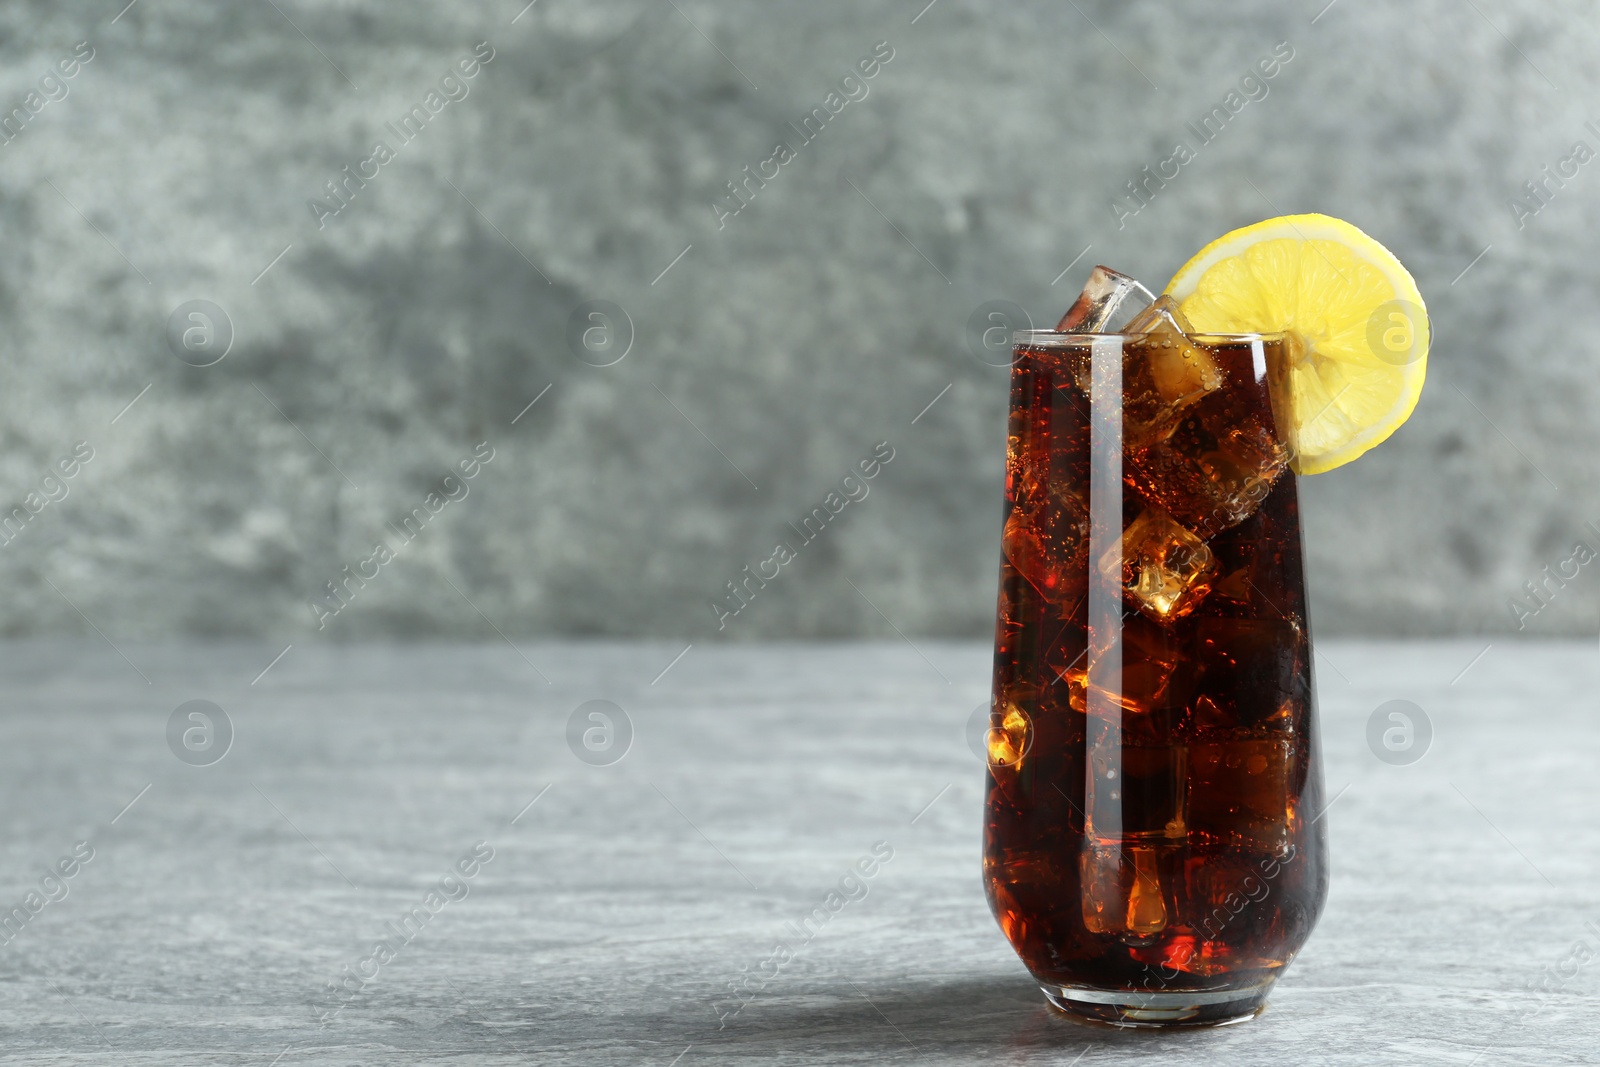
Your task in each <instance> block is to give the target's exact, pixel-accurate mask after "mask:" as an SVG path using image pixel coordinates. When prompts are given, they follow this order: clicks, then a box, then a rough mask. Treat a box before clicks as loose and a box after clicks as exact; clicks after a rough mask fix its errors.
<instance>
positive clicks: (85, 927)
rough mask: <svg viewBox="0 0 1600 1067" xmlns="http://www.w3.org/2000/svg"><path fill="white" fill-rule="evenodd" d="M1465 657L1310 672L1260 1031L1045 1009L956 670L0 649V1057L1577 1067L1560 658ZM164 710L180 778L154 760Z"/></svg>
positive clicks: (632, 658) (167, 754) (1588, 1038)
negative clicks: (1298, 939)
mask: <svg viewBox="0 0 1600 1067" xmlns="http://www.w3.org/2000/svg"><path fill="white" fill-rule="evenodd" d="M1483 645H1484V643H1483V642H1482V641H1478V642H1433V643H1390V644H1382V645H1376V644H1351V643H1341V642H1334V641H1328V642H1323V643H1321V644H1320V645H1319V650H1318V657H1317V668H1318V692H1319V696H1320V701H1321V712H1322V720H1323V742H1324V753H1325V763H1326V769H1327V776H1328V785H1329V795H1330V796H1335V795H1336V796H1337V800H1336V801H1335V802H1334V804H1333V805H1332V807H1331V809H1330V810H1329V813H1328V815H1327V819H1328V822H1329V824H1330V835H1331V852H1332V858H1333V881H1332V890H1331V894H1330V896H1329V899H1328V906H1327V910H1326V911H1325V913H1324V915H1323V917H1322V920H1321V923H1320V925H1319V927H1318V928H1317V930H1316V933H1315V934H1314V935H1313V937H1312V939H1311V941H1310V942H1309V944H1308V945H1307V946H1306V948H1305V950H1304V951H1303V953H1302V954H1301V956H1300V958H1299V959H1298V960H1297V961H1296V962H1295V964H1294V965H1293V967H1292V968H1291V969H1290V970H1289V971H1288V973H1287V974H1286V976H1285V977H1284V978H1283V979H1282V981H1280V983H1279V984H1278V987H1277V990H1276V992H1275V993H1274V995H1273V997H1272V1002H1271V1007H1270V1008H1269V1010H1268V1011H1267V1012H1266V1014H1264V1015H1263V1016H1261V1017H1260V1018H1258V1019H1256V1020H1254V1021H1252V1022H1249V1023H1247V1024H1244V1025H1241V1026H1235V1027H1230V1028H1226V1029H1220V1030H1207V1031H1195V1032H1179V1033H1154V1034H1152V1033H1126V1032H1106V1031H1100V1030H1092V1029H1088V1028H1084V1027H1082V1026H1079V1025H1076V1024H1074V1023H1072V1022H1070V1021H1068V1020H1066V1019H1064V1018H1062V1017H1060V1016H1058V1015H1055V1014H1053V1013H1052V1012H1051V1011H1049V1010H1048V1009H1046V1008H1045V1006H1044V1003H1043V1001H1042V999H1041V997H1040V995H1039V993H1038V990H1037V989H1036V988H1035V987H1034V985H1033V984H1032V983H1031V982H1030V980H1029V978H1028V975H1027V974H1026V972H1025V971H1024V970H1023V969H1022V967H1021V965H1020V964H1019V962H1018V961H1017V959H1016V957H1015V956H1014V955H1013V954H1012V952H1011V950H1010V948H1009V947H1008V946H1007V944H1006V943H1005V941H1004V940H1003V939H1002V938H1001V935H1000V933H999V930H998V928H997V927H996V925H995V923H994V921H993V919H992V918H991V917H990V915H989V911H988V908H987V905H986V904H985V901H984V897H983V893H982V890H981V888H980V884H979V879H978V859H979V856H978V851H979V814H980V812H979V808H980V787H981V784H982V777H983V775H982V765H981V763H980V762H979V760H978V758H977V757H976V756H975V755H974V753H973V751H972V750H971V747H970V744H969V733H968V722H969V718H970V716H971V714H972V712H973V710H974V708H976V707H978V706H979V705H980V704H983V703H985V702H986V693H987V675H988V652H987V649H985V648H982V647H980V646H978V645H975V644H955V643H938V642H934V641H923V640H918V641H917V642H916V644H915V645H914V646H912V645H910V644H909V643H900V644H840V645H794V646H760V647H729V646H719V647H702V646H694V647H691V648H690V649H689V650H688V651H687V653H686V654H684V655H682V656H681V658H678V659H676V660H675V659H674V657H675V656H678V655H679V653H680V652H682V651H683V648H682V645H681V644H680V645H665V644H627V645H622V644H609V645H571V644H537V643H524V644H522V645H520V646H519V647H517V648H511V647H507V645H504V644H502V645H499V646H460V647H451V646H438V645H424V646H381V647H360V646H351V647H327V646H324V647H318V648H311V647H304V648H303V647H300V646H293V647H291V648H290V649H289V651H288V653H287V654H286V655H284V656H283V657H282V658H281V659H279V660H278V661H276V662H275V663H274V664H273V665H272V666H271V669H270V670H267V671H266V672H265V673H264V674H262V673H261V672H262V669H263V668H264V667H266V666H267V665H268V663H269V661H271V660H272V659H273V657H274V656H276V655H277V654H278V653H279V651H280V649H278V648H265V647H259V646H234V645H219V646H191V647H186V648H170V647H167V648H155V647H150V648H140V647H133V646H128V645H125V644H119V646H118V648H117V649H116V650H113V649H112V648H110V647H108V646H107V645H106V644H104V643H100V644H98V645H95V644H31V643H30V644H9V645H5V646H3V652H4V655H3V657H0V683H3V688H0V693H3V701H0V762H3V768H4V773H3V775H0V788H3V790H4V796H5V810H6V812H7V814H8V818H7V827H6V829H7V832H6V834H5V835H4V841H3V849H4V852H3V856H0V914H5V913H9V912H10V911H11V909H13V908H17V907H20V908H22V909H23V912H22V914H24V915H25V916H28V918H27V921H26V922H25V923H23V924H20V928H19V929H18V930H17V931H16V932H15V933H14V935H12V934H9V933H0V938H3V937H7V936H9V937H10V940H9V943H7V944H5V945H4V946H0V1005H3V1011H0V1057H4V1058H5V1059H6V1061H7V1062H19V1063H52V1064H54V1063H61V1064H66V1063H71V1064H83V1063H101V1062H104V1063H116V1064H143V1063H171V1062H180V1061H181V1062H184V1063H189V1064H241V1063H261V1064H269V1063H275V1064H279V1065H282V1067H290V1065H295V1064H313V1063H315V1064H370V1063H379V1062H382V1063H409V1062H417V1063H421V1062H427V1063H440V1062H451V1063H460V1064H491V1063H493V1064H498V1063H507V1064H509V1063H519V1064H520V1063H528V1062H534V1063H543V1064H567V1063H572V1064H638V1065H659V1067H667V1065H670V1064H681V1065H682V1067H694V1065H696V1064H705V1063H715V1062H732V1061H740V1062H760V1063H784V1064H788V1063H793V1064H831V1063H885V1062H896V1063H908V1064H909V1063H915V1064H942V1063H967V1062H979V1061H980V1060H981V1061H994V1060H998V1061H1002V1062H1008V1063H1062V1064H1067V1063H1075V1062H1086V1063H1135V1062H1152V1063H1160V1064H1162V1065H1168V1064H1175V1063H1196V1064H1200V1063H1207V1064H1209V1063H1214V1062H1215V1063H1227V1064H1230V1065H1235V1064H1239V1065H1250V1064H1257V1063H1260V1064H1274V1065H1280V1064H1283V1063H1286V1062H1292V1063H1296V1064H1360V1065H1363V1067H1370V1065H1371V1064H1374V1063H1391V1062H1392V1063H1397V1064H1408V1065H1410V1064H1426V1063H1441V1064H1450V1063H1454V1064H1460V1065H1467V1064H1481V1065H1482V1067H1488V1065H1489V1064H1500V1063H1530V1064H1533V1063H1536V1064H1567V1063H1574V1064H1575V1063H1587V1062H1593V1057H1594V1049H1595V1045H1596V1038H1597V1037H1600V1026H1597V1025H1596V1022H1595V1012H1594V1010H1593V1008H1594V1002H1593V997H1594V995H1595V992H1596V990H1597V988H1600V963H1595V962H1593V961H1592V959H1591V957H1593V956H1595V955H1597V954H1600V889H1597V877H1596V876H1597V875H1600V862H1597V859H1600V842H1597V840H1596V836H1595V832H1594V829H1593V814H1592V813H1593V811H1594V806H1595V787H1594V782H1595V779H1596V772H1595V757H1596V754H1597V751H1600V726H1597V719H1596V709H1595V706H1594V705H1595V701H1594V696H1593V693H1594V692H1595V688H1596V686H1595V683H1596V681H1597V675H1600V656H1597V651H1596V649H1595V647H1594V646H1593V643H1592V642H1591V643H1584V644H1581V645H1580V644H1521V645H1519V644H1515V643H1512V642H1509V641H1507V642H1496V643H1495V644H1494V645H1493V646H1492V647H1490V648H1489V649H1488V651H1487V652H1484V651H1483ZM1480 653H1482V654H1481V655H1480ZM669 664H670V668H669ZM664 668H669V669H666V670H665V672H664V673H663V669H664ZM1463 672H1464V673H1463ZM546 679H548V681H547V680H546ZM196 699H199V700H209V701H212V702H214V703H215V704H216V705H217V706H218V707H220V708H221V709H222V710H223V712H224V713H225V715H226V717H227V720H228V722H229V723H230V724H231V729H232V733H233V738H232V742H231V746H230V747H229V748H228V750H227V753H226V755H225V756H224V757H223V758H222V759H220V760H219V761H217V762H214V763H211V764H210V765H208V766H191V765H189V764H186V763H184V762H182V761H180V760H179V758H177V756H176V755H175V754H174V752H175V750H174V749H173V748H172V747H170V746H169V742H168V733H167V731H168V723H169V719H170V718H171V717H172V716H173V713H174V710H175V709H176V708H178V707H179V705H181V704H183V703H185V702H187V701H190V700H196ZM1391 699H1405V700H1410V701H1413V702H1415V703H1416V704H1417V705H1418V706H1419V707H1421V708H1422V709H1423V711H1424V712H1425V713H1426V715H1427V717H1428V719H1429V721H1430V722H1431V724H1432V739H1431V742H1430V743H1429V745H1428V748H1427V751H1426V754H1425V755H1424V756H1423V757H1422V758H1421V759H1420V760H1419V761H1417V762H1415V763H1412V764H1409V765H1404V766H1392V765H1389V764H1386V763H1383V762H1380V761H1379V760H1378V759H1377V758H1376V757H1375V756H1374V755H1373V753H1372V752H1371V750H1369V748H1368V743H1367V740H1366V738H1367V723H1368V719H1369V716H1371V715H1372V714H1373V712H1374V710H1375V709H1376V708H1377V707H1378V706H1379V705H1380V704H1383V703H1384V702H1385V701H1388V700H1391ZM589 700H609V701H612V702H614V703H615V704H616V705H617V706H618V707H620V708H622V709H623V710H624V712H625V714H626V717H627V720H628V722H629V723H631V727H632V732H633V738H632V741H631V744H630V745H629V746H628V749H627V751H626V754H625V755H624V756H623V757H622V758H621V759H620V760H617V761H616V762H614V763H611V764H610V765H605V766H591V765H589V764H587V763H585V762H583V761H581V760H580V759H579V758H578V757H577V756H576V755H575V754H574V750H573V748H572V747H570V746H569V743H568V740H567V738H568V724H569V720H570V719H571V718H572V716H573V713H574V710H575V709H577V708H578V707H579V705H581V704H583V703H584V702H586V701H589ZM584 714H585V715H586V714H587V711H585V712H584ZM580 725H586V724H580ZM621 734H622V731H621V730H620V729H619V730H618V731H617V733H616V734H615V742H614V745H613V748H612V749H611V750H610V752H609V753H607V754H605V755H607V756H610V755H615V754H616V753H617V751H619V749H620V739H621ZM214 736H216V737H218V738H220V736H221V730H220V729H219V731H218V733H217V734H215V735H214ZM603 740H604V739H603V737H600V736H598V735H596V736H591V741H592V742H600V741H603ZM203 741H204V735H203V734H196V735H191V743H193V744H200V743H201V742H203ZM217 750H218V749H217V747H215V746H214V747H213V748H212V749H211V750H210V753H209V755H215V753H216V752H217ZM578 750H579V751H586V750H585V749H583V746H582V744H581V743H580V744H579V745H578ZM176 751H185V752H186V751H187V750H185V749H183V747H182V744H181V742H180V743H178V747H177V749H176ZM189 758H190V759H205V758H209V756H208V755H207V754H206V753H201V754H200V755H194V754H190V755H189ZM591 758H594V757H591ZM530 805H531V806H530ZM79 842H85V843H86V844H82V845H80V844H79ZM879 842H883V843H886V844H881V845H878V848H879V850H880V852H883V851H886V850H888V849H892V851H893V855H892V858H891V859H889V860H888V861H887V862H885V863H883V864H882V865H881V866H879V867H878V868H877V869H876V870H875V872H874V874H873V876H872V877H871V878H870V879H866V880H864V883H863V884H864V886H865V896H862V895H861V890H860V889H856V888H854V887H853V886H852V885H851V884H850V883H846V885H847V887H850V888H852V892H851V896H852V897H854V898H856V899H850V900H848V901H847V902H846V903H845V904H844V906H842V907H840V908H839V910H838V911H837V912H829V919H828V921H827V922H826V923H825V924H823V925H822V926H821V929H820V930H819V931H818V932H816V933H815V935H814V936H813V937H811V938H810V939H809V940H806V941H804V942H803V943H800V944H799V947H798V948H797V949H796V950H795V953H794V957H793V958H792V959H790V960H788V961H787V962H786V963H785V964H784V965H783V966H781V967H780V968H778V969H777V973H776V975H775V976H772V977H769V978H768V979H767V980H766V981H765V984H764V985H763V986H762V987H761V988H760V990H759V992H756V993H754V995H753V996H752V997H751V998H750V999H749V1000H748V1002H747V1003H745V1004H744V1006H743V1007H742V1009H741V1010H739V1011H738V1012H737V1014H729V1015H728V1016H727V1017H726V1018H723V1019H721V1020H720V1021H719V1014H721V1013H723V1012H728V1011H730V1010H731V1007H732V1004H733V1001H732V999H731V997H732V994H731V993H730V988H731V985H732V984H733V983H737V982H739V981H740V980H741V978H742V976H744V975H745V974H746V973H750V974H761V973H763V971H765V973H767V974H769V975H770V974H771V972H772V969H773V965H771V964H767V965H766V966H765V967H764V966H763V965H764V961H767V960H768V959H769V957H770V955H771V953H772V949H773V945H774V944H775V942H777V941H778V940H779V939H781V938H784V937H785V936H786V934H787V932H788V931H790V930H791V929H792V927H793V924H797V923H798V922H800V921H801V920H802V919H804V918H805V917H806V916H807V915H808V914H810V913H811V910H812V908H813V907H815V906H816V905H818V904H819V903H823V902H824V901H825V898H826V896H827V894H828V892H829V891H830V889H833V888H835V887H836V886H837V885H838V884H839V883H840V880H841V878H843V877H844V876H845V874H846V871H847V869H848V868H849V867H850V866H851V865H852V864H854V863H855V862H856V860H857V859H858V858H860V857H862V856H864V855H868V854H870V853H871V851H872V849H873V847H874V845H877V844H878V843H879ZM480 843H482V844H480ZM74 849H77V851H78V853H79V855H80V856H81V855H86V854H88V853H89V851H90V850H92V858H90V859H89V860H88V861H87V862H83V863H80V864H78V865H77V866H76V867H75V868H73V872H74V873H73V875H72V877H70V878H66V879H58V880H51V879H50V878H49V877H48V871H49V870H50V869H51V868H52V867H53V866H54V865H55V864H57V862H58V861H59V860H61V859H63V858H70V857H71V856H72V854H73V851H74ZM474 849H476V853H477V855H478V856H480V857H484V856H492V858H488V859H486V860H480V861H479V862H478V863H477V864H476V865H474V863H472V862H470V861H469V862H468V863H467V864H466V867H467V869H468V870H470V871H471V872H472V874H471V877H463V876H461V875H460V874H459V873H458V874H457V876H456V877H455V878H454V879H452V878H449V877H447V874H448V872H449V871H450V870H451V869H452V865H453V864H455V863H456V862H457V861H458V859H460V858H461V857H462V856H463V855H469V854H471V853H472V852H473V850H474ZM67 866H68V867H69V868H71V867H72V864H71V863H70V862H69V863H68V864H67ZM46 889H48V890H49V891H50V896H54V897H58V898H59V899H48V897H46V895H45V890H46ZM63 890H65V893H66V895H65V896H61V892H62V891H63ZM30 893H37V894H39V895H37V896H34V897H31V898H30V897H29V894H30ZM430 893H433V894H437V895H435V896H433V897H431V898H430V896H429V894H430ZM30 901H31V903H32V904H33V906H34V907H36V908H37V912H36V913H33V912H31V911H30V910H29V904H30ZM41 905H42V906H41ZM408 915H410V916H412V918H411V919H410V920H409V921H408V920H406V916H408ZM13 921H14V922H15V920H13ZM407 922H408V923H409V924H408V925H407V926H406V929H407V930H408V931H409V934H410V936H402V935H400V934H397V933H396V932H395V930H396V927H398V926H400V925H402V924H404V923H407ZM385 938H387V944H388V946H389V947H388V949H387V950H386V952H385V953H380V954H375V950H374V946H375V943H377V942H379V941H380V940H381V939H385ZM788 940H790V941H791V942H796V941H798V940H799V939H797V938H795V937H794V936H793V935H789V936H788ZM358 973H359V974H360V975H362V976H363V977H364V978H365V981H362V980H360V979H358V978H357V977H356V975H357V974H358ZM341 980H343V981H344V982H345V986H344V987H343V988H342V989H341V988H340V987H339V986H337V985H336V983H338V982H340V981H341ZM274 1057H278V1058H277V1059H274Z"/></svg>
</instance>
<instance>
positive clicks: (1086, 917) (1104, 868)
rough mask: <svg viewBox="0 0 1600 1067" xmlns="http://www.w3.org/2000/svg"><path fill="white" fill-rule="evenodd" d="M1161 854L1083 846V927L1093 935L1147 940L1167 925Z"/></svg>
mask: <svg viewBox="0 0 1600 1067" xmlns="http://www.w3.org/2000/svg"><path fill="white" fill-rule="evenodd" d="M1164 851H1165V850H1157V849H1154V848H1149V847H1142V848H1141V847H1133V848H1122V847H1120V846H1117V845H1110V846H1103V845H1092V844H1087V845H1085V846H1084V850H1083V853H1082V855H1081V856H1080V857H1079V875H1080V878H1081V880H1082V885H1083V925H1084V927H1085V928H1086V929H1088V930H1089V931H1090V932H1091V933H1096V934H1133V935H1135V936H1138V937H1149V936H1150V935H1152V934H1158V933H1160V932H1161V931H1162V930H1163V929H1165V928H1166V925H1167V904H1166V894H1165V892H1164V891H1163V889H1162V878H1161V860H1162V859H1163V858H1164V856H1163V853H1164Z"/></svg>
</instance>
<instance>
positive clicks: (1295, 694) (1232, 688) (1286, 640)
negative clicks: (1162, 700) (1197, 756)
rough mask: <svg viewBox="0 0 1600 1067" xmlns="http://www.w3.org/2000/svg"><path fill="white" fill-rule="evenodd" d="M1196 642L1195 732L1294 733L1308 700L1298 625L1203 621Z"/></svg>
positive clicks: (1281, 621) (1291, 622) (1276, 621)
mask: <svg viewBox="0 0 1600 1067" xmlns="http://www.w3.org/2000/svg"><path fill="white" fill-rule="evenodd" d="M1196 636H1197V642H1196V656H1195V658H1196V661H1197V673H1196V679H1195V691H1196V693H1198V694H1199V696H1197V697H1196V699H1195V727H1196V729H1197V731H1199V732H1201V733H1207V732H1213V731H1216V730H1229V731H1234V732H1237V731H1241V730H1264V731H1271V732H1278V733H1287V732H1292V731H1293V730H1294V727H1295V722H1294V720H1295V715H1294V711H1295V709H1296V708H1298V707H1302V706H1305V704H1306V703H1308V702H1309V701H1310V699H1311V694H1310V691H1309V690H1310V684H1309V683H1310V679H1309V677H1308V675H1307V673H1306V670H1305V665H1304V663H1303V662H1302V654H1303V653H1302V649H1303V648H1304V645H1305V636H1304V634H1303V632H1302V630H1301V627H1300V623H1299V621H1298V620H1297V619H1293V618H1288V619H1284V618H1271V617H1258V618H1251V619H1202V620H1201V621H1200V624H1199V628H1198V631H1197V635H1196Z"/></svg>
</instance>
